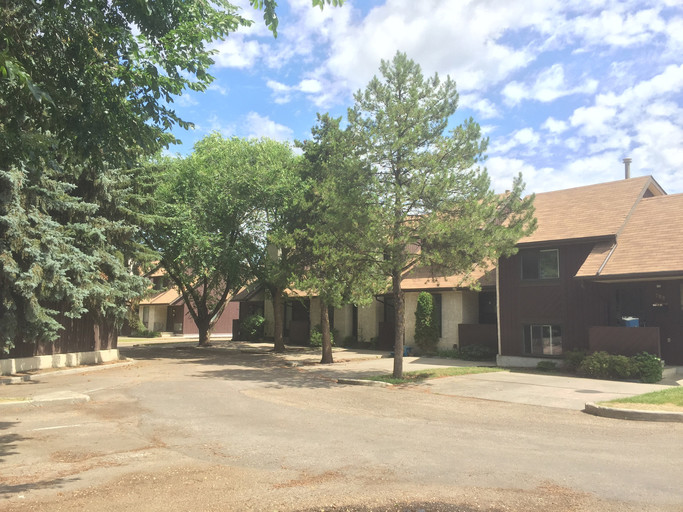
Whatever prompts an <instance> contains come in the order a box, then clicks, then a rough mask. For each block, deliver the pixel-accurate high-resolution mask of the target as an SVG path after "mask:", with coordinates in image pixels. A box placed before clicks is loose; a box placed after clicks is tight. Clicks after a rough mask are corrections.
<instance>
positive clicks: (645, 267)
mask: <svg viewBox="0 0 683 512" xmlns="http://www.w3.org/2000/svg"><path fill="white" fill-rule="evenodd" d="M682 221H683V194H673V195H668V196H661V197H650V198H646V199H643V200H642V201H640V203H638V206H637V207H636V209H635V211H634V212H633V214H632V215H631V217H630V218H629V220H628V222H627V223H626V226H625V227H624V229H623V231H622V232H621V233H620V234H619V235H618V237H617V246H616V248H615V249H614V252H613V253H612V255H611V256H610V257H609V259H608V260H607V264H606V265H605V266H604V268H603V269H602V271H601V272H600V274H599V275H600V276H601V277H615V276H629V275H634V274H657V273H659V274H662V273H665V274H666V273H681V272H683V225H682V224H683V222H682ZM587 262H588V260H587ZM584 267H586V264H584ZM586 271H589V269H586ZM579 273H580V274H582V275H596V272H594V273H591V274H586V272H584V268H582V269H581V271H579ZM577 275H578V274H577Z"/></svg>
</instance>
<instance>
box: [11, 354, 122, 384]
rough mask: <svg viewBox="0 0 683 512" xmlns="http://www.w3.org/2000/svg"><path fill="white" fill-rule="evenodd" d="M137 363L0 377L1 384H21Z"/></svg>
mask: <svg viewBox="0 0 683 512" xmlns="http://www.w3.org/2000/svg"><path fill="white" fill-rule="evenodd" d="M132 364H135V360H134V359H125V360H122V361H121V362H118V363H108V364H96V365H90V366H81V367H78V368H65V369H63V370H55V371H44V372H42V373H32V374H30V375H16V376H12V377H0V385H1V384H20V383H22V382H35V381H39V380H41V379H45V378H47V377H52V376H58V375H68V374H70V373H89V372H96V371H100V370H107V369H109V368H121V367H122V366H130V365H132Z"/></svg>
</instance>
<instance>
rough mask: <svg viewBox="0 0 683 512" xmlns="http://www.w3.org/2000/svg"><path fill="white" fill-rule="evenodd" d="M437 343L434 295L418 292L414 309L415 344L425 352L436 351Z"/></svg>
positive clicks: (437, 333) (437, 329)
mask: <svg viewBox="0 0 683 512" xmlns="http://www.w3.org/2000/svg"><path fill="white" fill-rule="evenodd" d="M438 343H439V325H438V323H437V319H436V316H435V314H434V297H432V294H431V293H427V292H420V295H418V297H417V308H416V309H415V344H416V345H417V346H418V347H419V348H420V350H421V351H423V352H425V353H427V354H433V353H435V352H436V347H437V345H438Z"/></svg>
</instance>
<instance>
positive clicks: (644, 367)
mask: <svg viewBox="0 0 683 512" xmlns="http://www.w3.org/2000/svg"><path fill="white" fill-rule="evenodd" d="M631 364H632V368H633V376H634V377H637V378H638V379H640V381H641V382H648V383H654V382H659V381H660V380H662V360H661V359H660V358H658V357H657V356H655V355H652V354H648V353H647V352H641V353H640V354H637V355H635V356H633V357H632V358H631Z"/></svg>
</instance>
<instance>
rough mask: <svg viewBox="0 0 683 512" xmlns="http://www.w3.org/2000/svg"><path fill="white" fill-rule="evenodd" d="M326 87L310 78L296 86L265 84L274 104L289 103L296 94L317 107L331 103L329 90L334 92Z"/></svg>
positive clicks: (270, 81) (278, 83) (279, 83)
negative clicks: (299, 94) (307, 99)
mask: <svg viewBox="0 0 683 512" xmlns="http://www.w3.org/2000/svg"><path fill="white" fill-rule="evenodd" d="M328 85H329V84H323V83H322V82H320V80H317V79H312V78H306V79H303V80H301V81H300V82H299V83H298V84H297V85H287V84H283V83H281V82H278V81H276V80H268V81H267V82H266V86H267V87H268V88H269V89H270V90H271V91H272V97H273V101H274V102H275V103H278V104H285V103H289V102H290V101H292V100H293V99H294V96H295V94H296V93H303V94H305V95H306V96H307V97H308V98H309V99H310V100H311V101H313V103H314V104H315V105H316V106H318V107H325V106H328V105H329V104H331V103H332V97H333V94H330V89H331V90H334V87H333V86H329V87H328Z"/></svg>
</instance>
